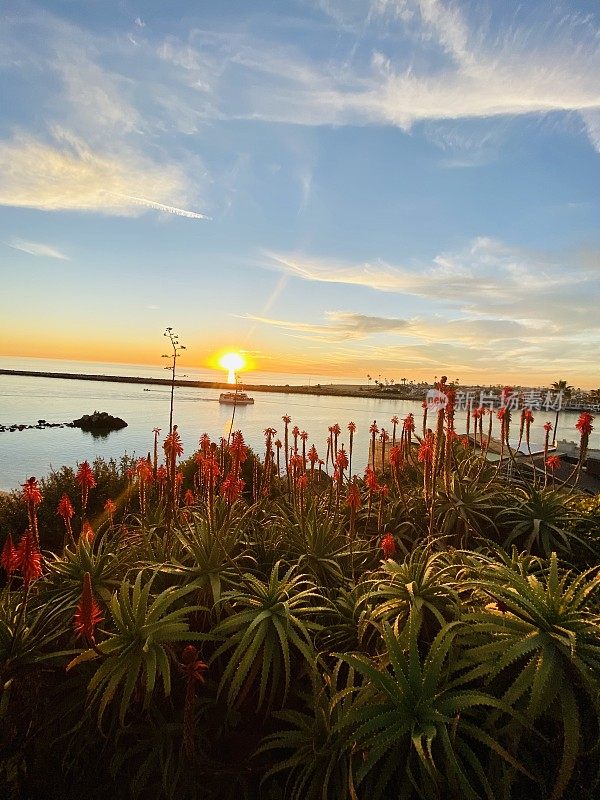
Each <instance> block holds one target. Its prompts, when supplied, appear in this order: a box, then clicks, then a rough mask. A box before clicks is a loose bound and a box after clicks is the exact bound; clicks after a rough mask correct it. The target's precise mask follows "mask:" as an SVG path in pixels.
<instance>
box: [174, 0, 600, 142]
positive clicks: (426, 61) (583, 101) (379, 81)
mask: <svg viewBox="0 0 600 800" xmlns="http://www.w3.org/2000/svg"><path fill="white" fill-rule="evenodd" d="M326 5H327V10H328V12H329V13H330V15H331V17H332V19H333V20H334V21H335V23H336V25H337V27H338V32H339V34H340V35H341V36H343V35H344V34H345V33H347V31H345V30H344V27H343V24H342V19H343V16H344V14H343V11H344V7H343V4H333V3H331V4H326ZM355 6H356V4H354V7H353V9H352V11H351V13H350V16H351V17H352V20H353V23H355V20H356V8H355ZM322 7H323V6H322ZM363 7H364V20H363V23H362V24H361V25H360V38H361V43H360V49H359V52H356V49H357V43H356V39H355V36H350V37H349V40H348V47H349V48H351V50H352V54H353V56H352V58H350V59H349V60H348V59H347V58H346V57H345V55H344V54H343V49H342V52H340V48H339V47H338V45H337V43H336V49H335V51H334V53H333V54H332V53H331V51H330V50H328V53H327V56H328V57H327V59H326V60H321V61H319V60H318V59H315V57H314V53H311V55H309V54H308V53H307V52H304V51H303V50H302V49H300V48H299V47H298V46H287V47H285V46H282V45H281V44H280V43H277V42H275V43H274V42H272V41H267V40H262V41H261V40H259V39H258V37H254V38H253V37H251V36H250V35H248V36H244V35H243V34H241V33H237V35H236V36H234V37H218V36H215V35H214V34H213V33H212V32H211V33H210V34H208V33H203V32H198V31H195V32H194V35H193V38H192V39H190V41H188V42H186V43H184V42H180V43H179V44H178V43H177V42H176V40H174V39H173V37H171V39H170V40H169V49H168V51H164V52H163V57H165V58H167V59H168V60H169V61H170V62H171V63H172V64H173V65H174V66H178V65H179V66H181V67H182V69H183V71H184V73H186V74H185V75H182V77H183V79H184V80H185V81H186V83H188V85H189V70H190V69H192V68H193V69H194V70H195V71H196V72H199V70H200V67H201V65H202V69H203V72H204V73H206V63H207V61H208V60H209V59H213V60H214V62H215V63H218V64H219V65H220V70H219V72H218V73H217V72H216V71H215V70H214V69H213V70H212V79H211V81H210V84H209V91H210V92H211V93H212V96H213V100H216V98H217V97H218V100H216V102H217V104H218V106H217V107H218V113H219V114H220V115H221V116H223V117H229V118H244V119H260V120H267V121H278V122H290V123H296V124H302V125H345V124H351V125H353V124H379V125H395V126H398V127H400V128H403V129H405V130H410V129H411V128H412V127H413V126H414V125H415V124H416V123H419V122H427V121H432V120H437V121H440V120H460V119H469V120H473V119H485V118H492V117H499V116H508V117H512V116H516V115H526V114H527V115H529V114H547V113H549V112H564V111H577V112H580V113H581V114H582V116H583V119H584V121H585V125H586V128H587V133H588V135H589V137H590V140H591V141H592V143H593V144H594V146H595V147H597V146H598V142H597V137H596V133H595V132H596V130H597V123H596V122H595V115H596V113H597V112H598V110H599V109H600V87H599V84H598V81H597V79H596V75H597V74H598V72H599V71H600V49H599V47H598V39H597V35H596V30H595V27H594V24H593V22H591V21H590V18H589V17H585V16H583V15H576V14H572V15H565V14H564V13H562V12H561V9H560V8H559V7H558V6H557V7H556V8H554V9H553V8H552V7H550V8H548V7H547V6H546V5H544V4H542V5H540V6H539V8H538V9H537V10H534V11H533V12H531V13H527V14H526V13H525V11H524V9H521V10H520V12H519V11H518V12H517V13H515V15H513V16H510V15H508V14H507V18H506V19H505V20H504V21H503V22H500V23H499V26H498V25H495V26H494V27H493V28H492V27H491V26H490V24H489V19H488V17H487V15H486V13H485V12H484V11H483V12H482V10H481V7H479V6H476V5H471V6H469V11H470V14H469V15H468V16H467V13H466V7H464V6H463V5H462V4H456V3H455V4H450V3H444V2H441V0H392V1H391V2H375V3H372V4H371V5H370V6H367V5H366V4H363ZM351 27H352V26H351ZM390 42H393V43H396V42H402V44H403V45H404V46H401V47H400V46H398V45H397V44H396V45H395V46H394V47H390ZM337 53H339V55H337ZM182 54H183V61H182ZM246 82H247V83H248V89H247V91H244V92H242V93H240V91H239V90H235V89H234V87H237V86H239V85H240V84H242V85H246ZM202 88H203V89H204V90H206V86H204V87H202Z"/></svg>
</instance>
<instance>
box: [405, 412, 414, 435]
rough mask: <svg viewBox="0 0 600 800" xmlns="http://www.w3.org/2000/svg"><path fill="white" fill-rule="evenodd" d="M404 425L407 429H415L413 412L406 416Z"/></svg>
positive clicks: (412, 430)
mask: <svg viewBox="0 0 600 800" xmlns="http://www.w3.org/2000/svg"><path fill="white" fill-rule="evenodd" d="M402 427H403V429H404V430H405V431H408V432H410V433H413V432H414V430H415V418H414V416H413V415H412V414H409V415H408V416H407V417H405V418H404V421H403V423H402Z"/></svg>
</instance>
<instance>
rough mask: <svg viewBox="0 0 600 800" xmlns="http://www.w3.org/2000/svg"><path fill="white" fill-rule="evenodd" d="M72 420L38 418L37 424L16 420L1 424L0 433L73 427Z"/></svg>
mask: <svg viewBox="0 0 600 800" xmlns="http://www.w3.org/2000/svg"><path fill="white" fill-rule="evenodd" d="M73 427H74V425H73V423H72V422H46V420H45V419H38V421H37V423H36V424H35V425H18V424H17V423H16V422H14V423H13V424H12V425H1V424H0V433H14V432H15V431H30V430H33V429H35V430H38V431H43V430H45V429H46V428H73Z"/></svg>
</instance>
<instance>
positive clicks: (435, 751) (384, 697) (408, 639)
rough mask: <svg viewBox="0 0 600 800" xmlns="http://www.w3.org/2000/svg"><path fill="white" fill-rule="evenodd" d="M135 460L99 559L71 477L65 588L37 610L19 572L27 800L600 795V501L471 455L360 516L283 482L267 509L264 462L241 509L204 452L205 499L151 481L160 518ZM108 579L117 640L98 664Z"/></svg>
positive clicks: (108, 622)
mask: <svg viewBox="0 0 600 800" xmlns="http://www.w3.org/2000/svg"><path fill="white" fill-rule="evenodd" d="M219 453H220V450H219ZM228 458H229V455H227V454H225V465H226V466H227V463H228V462H227V460H228ZM129 465H130V464H129V462H128V461H127V460H124V461H123V462H122V463H121V464H120V465H117V464H116V463H115V462H108V463H105V462H101V461H96V462H95V464H94V473H95V476H96V480H97V482H98V487H97V488H95V489H92V490H91V491H90V495H89V510H90V514H89V517H90V521H91V522H92V524H93V525H94V528H95V530H96V536H95V539H94V541H93V542H91V543H90V542H89V541H88V539H87V538H86V537H83V538H79V539H78V541H77V543H76V544H75V545H72V546H68V547H64V546H63V537H64V528H63V523H62V520H61V519H60V518H59V517H58V516H57V514H56V506H57V504H58V501H59V499H60V497H61V496H62V494H63V493H64V492H67V493H68V494H69V495H70V496H71V499H72V502H73V504H74V506H75V509H76V516H75V518H74V520H73V521H74V525H73V528H74V532H75V535H76V536H77V535H78V533H79V529H80V525H81V520H80V519H78V517H77V512H79V511H80V509H79V504H80V492H79V487H78V486H77V485H76V484H75V482H74V473H73V470H68V469H66V468H64V469H62V470H59V471H58V472H55V473H53V474H52V475H51V476H50V477H49V478H48V479H47V480H46V481H44V482H42V485H41V488H42V494H43V496H44V500H43V502H42V504H41V505H40V506H39V508H38V511H39V523H40V525H39V527H40V534H41V538H42V545H43V549H44V553H43V559H42V560H43V574H42V576H41V577H40V578H38V580H36V581H34V582H33V583H32V585H31V586H30V588H29V590H28V592H25V590H24V588H23V582H22V577H21V575H20V573H19V571H18V570H17V571H16V572H15V573H14V574H13V576H12V577H11V578H10V580H8V581H7V583H8V586H7V587H6V588H5V589H4V590H3V591H2V593H1V594H0V751H1V752H2V755H0V784H1V783H2V781H4V784H5V785H6V787H7V791H6V792H5V793H6V794H7V796H9V797H10V798H11V800H13V798H15V800H20V799H21V798H29V797H38V796H48V797H52V796H61V797H64V798H65V800H66V799H67V798H71V797H72V798H75V797H80V796H81V794H82V792H83V790H84V788H85V787H90V788H89V792H90V796H92V797H94V798H95V797H98V798H100V797H106V796H107V795H108V794H112V796H113V797H114V798H115V800H121V798H122V799H123V800H125V798H129V797H132V796H133V797H135V796H137V797H147V796H152V797H156V798H157V800H163V798H164V800H167V798H169V800H170V799H171V798H178V800H196V798H198V800H199V799H200V798H202V800H213V798H214V800H229V798H232V800H245V798H247V799H248V800H288V798H289V800H303V798H306V799H307V800H342V798H348V800H417V798H425V800H438V799H439V800H442V798H443V799H444V800H445V799H446V798H448V800H463V798H477V800H480V798H481V800H483V799H484V798H485V799H486V800H492V798H493V800H520V799H521V798H522V797H528V798H529V797H531V798H532V800H559V798H565V799H566V798H569V797H579V798H581V800H584V798H585V799H586V800H588V799H589V800H591V798H592V797H594V792H595V788H594V787H595V781H596V780H597V778H598V777H599V775H598V774H597V773H598V766H597V763H598V753H599V752H600V568H597V567H596V566H594V568H593V569H587V567H588V566H589V565H590V564H594V565H595V564H597V560H594V554H595V553H600V547H599V546H598V542H599V541H600V502H598V501H597V500H594V499H590V498H586V497H583V496H582V495H579V494H577V493H576V492H575V491H572V490H571V491H570V492H568V493H567V492H566V491H565V490H564V489H555V488H546V489H541V488H538V487H529V488H527V487H525V486H524V485H520V486H516V484H515V483H509V482H508V480H507V479H506V477H505V476H504V475H503V471H502V469H501V468H498V467H497V466H491V465H489V464H485V463H483V462H482V461H481V459H480V458H478V456H477V455H475V454H474V453H473V452H472V451H467V450H463V448H462V447H459V446H458V445H457V446H456V448H455V451H454V454H453V457H452V463H451V467H452V469H451V470H449V468H448V463H445V464H442V465H441V466H440V474H439V475H438V476H437V478H436V480H435V486H433V487H432V491H431V493H430V495H428V496H427V497H426V496H425V494H424V491H423V466H422V463H421V462H419V461H418V460H417V459H416V458H414V457H413V456H412V455H410V454H409V455H408V456H406V457H405V462H404V466H403V467H402V468H401V470H400V471H399V473H398V475H397V476H396V477H397V478H398V482H396V481H395V480H394V481H391V477H392V476H391V475H386V476H379V480H380V481H381V480H383V481H387V482H389V490H390V491H389V495H386V494H384V493H379V492H378V493H376V494H375V496H374V498H373V504H372V508H371V510H370V511H369V508H368V494H369V493H368V491H367V489H366V487H365V486H364V485H360V483H359V489H360V491H361V494H362V498H363V506H362V508H361V509H360V510H359V511H358V512H357V513H356V514H355V515H354V514H353V515H352V517H350V509H349V508H348V507H347V505H346V504H345V503H344V502H342V503H340V505H339V507H338V506H337V503H336V493H335V491H334V488H335V487H332V483H331V479H330V478H328V477H323V479H322V480H321V481H314V482H310V483H309V486H308V487H307V489H306V492H305V497H304V507H303V508H301V507H300V503H299V498H298V497H297V496H296V495H295V494H294V493H293V492H290V491H289V487H288V481H287V479H286V478H285V477H284V478H280V479H275V480H274V481H273V486H272V487H271V491H270V493H269V492H267V493H266V494H264V495H263V494H261V496H260V497H259V498H255V497H254V489H253V487H252V484H251V481H252V478H253V476H254V474H255V472H258V474H259V475H260V472H261V468H260V465H259V462H258V460H257V461H256V463H254V461H253V460H252V459H251V458H248V459H247V460H246V461H245V462H244V478H245V479H246V480H247V481H248V482H247V485H246V490H245V492H244V496H243V497H242V498H240V499H238V500H237V501H236V502H235V503H233V504H232V505H231V504H229V503H228V502H227V501H226V499H225V498H224V497H222V496H220V491H219V481H217V486H216V489H215V496H214V497H212V496H209V493H208V492H206V491H204V492H203V489H202V486H201V484H199V483H198V478H197V476H196V472H197V464H196V462H195V460H194V458H193V457H192V458H190V459H188V462H184V463H183V465H182V468H183V471H184V473H185V481H184V488H185V487H186V485H189V486H194V489H195V491H196V495H197V497H199V498H200V499H199V500H198V501H197V502H196V503H194V504H192V505H191V506H188V507H185V508H179V509H175V510H174V511H173V513H169V514H166V513H165V506H164V504H162V503H159V502H158V494H159V491H158V486H157V485H156V484H155V485H153V486H147V487H146V489H147V492H146V501H147V503H146V509H145V513H144V515H143V517H142V516H141V515H140V514H138V513H137V512H138V507H139V503H138V491H137V485H136V480H137V479H136V478H135V476H134V477H133V478H131V477H130V478H128V477H127V475H126V471H125V470H126V468H127V467H128V466H129ZM255 467H256V470H255ZM182 495H183V490H182ZM109 497H110V498H111V499H113V500H115V502H116V503H117V511H116V513H115V520H114V522H113V524H111V525H110V527H109V524H108V519H107V516H106V514H104V512H103V506H104V502H105V500H106V499H108V498H109ZM365 501H366V502H365ZM26 525H27V512H26V507H25V502H24V500H23V498H22V497H21V496H20V494H19V493H13V495H12V496H10V495H9V496H8V497H3V498H2V499H0V538H2V536H3V535H4V533H6V532H8V531H10V530H12V531H13V533H14V534H15V538H16V539H18V538H19V536H20V534H21V533H22V531H23V530H24V528H25V526H26ZM384 531H385V532H388V531H389V532H390V533H391V534H392V535H393V537H394V541H395V542H396V545H397V547H398V549H397V550H396V553H395V554H394V558H390V559H387V560H384V559H383V557H382V550H381V548H380V544H381V536H382V532H384ZM500 542H503V545H501V544H500ZM455 547H456V548H459V547H460V548H466V547H468V548H471V549H454V548H455ZM49 548H50V550H53V552H50V551H49ZM519 551H521V552H519ZM555 552H556V553H557V555H555V554H554V553H555ZM86 573H89V575H90V585H91V590H92V593H93V600H94V602H97V603H98V605H99V608H100V611H101V614H102V617H103V619H102V621H100V622H99V623H97V626H96V629H95V632H94V634H93V636H91V637H90V639H89V640H87V641H86V644H85V645H81V644H80V647H86V648H88V649H86V650H83V651H82V650H79V649H75V648H76V645H77V644H79V643H80V640H79V641H77V640H76V639H75V636H76V631H75V629H74V625H73V615H74V614H75V611H76V608H77V614H78V624H77V633H78V635H81V632H82V627H81V618H82V616H85V615H86V614H88V615H89V614H90V613H91V612H90V605H89V601H90V598H89V596H88V599H87V602H88V606H87V607H84V606H83V597H82V590H83V586H84V575H85V574H86ZM86 585H87V584H86ZM85 635H86V636H88V633H87V632H86V634H85ZM192 643H196V645H197V646H196V645H192ZM89 645H91V646H89ZM69 661H70V663H69ZM67 666H69V672H68V673H65V667H67ZM98 725H100V727H101V728H102V734H103V735H101V736H99V735H98ZM57 765H59V767H58V769H57ZM5 785H2V788H3V789H4V788H5Z"/></svg>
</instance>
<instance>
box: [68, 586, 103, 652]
mask: <svg viewBox="0 0 600 800" xmlns="http://www.w3.org/2000/svg"><path fill="white" fill-rule="evenodd" d="M102 620H103V616H102V611H101V610H100V606H99V605H98V603H97V602H96V599H95V598H94V594H93V592H92V579H91V577H90V573H89V572H86V573H85V575H84V576H83V589H82V591H81V597H80V598H79V605H78V606H77V610H76V612H75V617H74V619H73V627H74V628H75V634H76V637H77V638H78V639H79V637H80V636H83V637H85V639H87V641H88V642H92V643H93V642H94V641H95V638H94V637H95V631H96V625H98V624H99V623H100V622H102Z"/></svg>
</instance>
